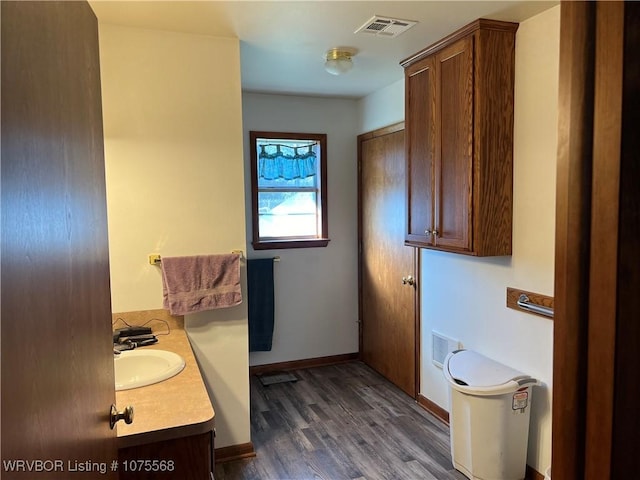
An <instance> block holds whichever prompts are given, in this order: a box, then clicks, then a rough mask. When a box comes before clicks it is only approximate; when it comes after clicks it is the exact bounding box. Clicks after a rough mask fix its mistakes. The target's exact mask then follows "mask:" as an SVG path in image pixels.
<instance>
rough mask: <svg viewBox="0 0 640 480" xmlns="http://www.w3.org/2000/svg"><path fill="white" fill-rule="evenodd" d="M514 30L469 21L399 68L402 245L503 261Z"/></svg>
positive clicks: (507, 243)
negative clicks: (401, 88)
mask: <svg viewBox="0 0 640 480" xmlns="http://www.w3.org/2000/svg"><path fill="white" fill-rule="evenodd" d="M517 28H518V24H515V23H510V22H498V21H493V20H485V19H479V20H476V21H475V22H473V23H471V24H469V25H467V26H466V27H463V28H462V29H460V30H458V31H457V32H455V33H453V34H452V35H450V36H448V37H446V38H444V39H443V40H441V41H439V42H437V43H436V44H434V45H432V46H430V47H427V48H426V49H424V50H422V51H420V52H418V53H416V54H415V55H413V56H412V57H410V58H408V59H406V60H404V61H402V62H401V65H402V66H403V67H404V68H405V142H406V157H407V159H406V161H407V213H408V215H407V230H406V236H405V244H406V245H412V246H416V247H423V248H433V249H438V250H445V251H450V252H457V253H465V254H469V255H477V256H492V255H510V254H511V225H512V197H513V195H512V190H513V179H512V176H513V88H514V63H515V32H516V30H517Z"/></svg>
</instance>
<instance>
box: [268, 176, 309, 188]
mask: <svg viewBox="0 0 640 480" xmlns="http://www.w3.org/2000/svg"><path fill="white" fill-rule="evenodd" d="M317 179H318V176H317V175H314V176H313V177H307V178H294V179H292V180H285V179H284V178H275V179H273V180H265V179H264V178H258V188H297V187H312V188H315V187H316V180H317Z"/></svg>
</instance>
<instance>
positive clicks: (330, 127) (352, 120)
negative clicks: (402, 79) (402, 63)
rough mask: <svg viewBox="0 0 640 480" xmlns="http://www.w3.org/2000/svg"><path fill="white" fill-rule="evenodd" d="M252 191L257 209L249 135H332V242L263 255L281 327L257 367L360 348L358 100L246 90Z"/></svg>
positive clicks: (256, 359) (257, 357)
mask: <svg viewBox="0 0 640 480" xmlns="http://www.w3.org/2000/svg"><path fill="white" fill-rule="evenodd" d="M242 99H243V122H244V125H243V128H244V141H245V190H246V199H245V201H246V204H247V211H248V212H250V211H251V198H250V193H251V180H250V175H249V172H250V169H249V153H250V152H249V147H248V145H249V131H251V130H258V131H271V132H300V133H304V132H306V133H326V134H327V150H328V155H327V159H328V163H327V189H328V201H329V205H328V214H329V238H330V239H331V241H330V242H329V245H328V246H327V247H326V248H298V249H284V250H258V251H254V250H253V249H252V248H251V237H252V231H251V229H252V226H251V215H248V217H247V244H248V248H249V256H250V257H253V258H264V257H273V256H275V255H278V256H280V257H281V261H280V263H276V264H275V271H274V279H275V289H276V292H275V315H276V319H275V327H274V336H273V348H272V350H271V351H270V352H252V353H251V354H250V360H249V361H250V364H251V365H264V364H269V363H277V362H284V361H290V360H299V359H308V358H316V357H324V356H330V355H340V354H344V353H353V352H357V351H358V325H357V319H358V256H357V239H358V230H357V188H356V185H357V143H356V136H357V130H356V128H357V125H356V123H357V122H356V119H357V109H356V102H355V101H354V100H345V99H331V98H310V97H298V96H284V95H265V94H258V93H244V94H243V96H242Z"/></svg>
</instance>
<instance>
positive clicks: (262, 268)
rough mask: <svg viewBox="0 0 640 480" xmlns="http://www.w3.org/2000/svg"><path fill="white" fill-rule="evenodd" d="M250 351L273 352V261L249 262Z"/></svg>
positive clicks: (251, 260)
mask: <svg viewBox="0 0 640 480" xmlns="http://www.w3.org/2000/svg"><path fill="white" fill-rule="evenodd" d="M247 301H248V304H249V306H248V308H249V351H250V352H266V351H271V343H272V340H273V323H274V317H275V313H274V285H273V259H272V258H256V259H249V260H248V261H247Z"/></svg>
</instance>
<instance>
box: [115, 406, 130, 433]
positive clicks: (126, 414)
mask: <svg viewBox="0 0 640 480" xmlns="http://www.w3.org/2000/svg"><path fill="white" fill-rule="evenodd" d="M109 417H110V418H109V425H110V426H111V430H113V427H115V425H116V423H117V422H119V421H120V420H124V423H127V424H130V423H132V422H133V407H132V406H131V405H129V406H127V407H126V408H125V409H124V410H123V411H121V412H119V411H118V409H117V408H116V406H115V405H111V413H110V415H109Z"/></svg>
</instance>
